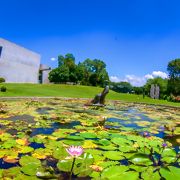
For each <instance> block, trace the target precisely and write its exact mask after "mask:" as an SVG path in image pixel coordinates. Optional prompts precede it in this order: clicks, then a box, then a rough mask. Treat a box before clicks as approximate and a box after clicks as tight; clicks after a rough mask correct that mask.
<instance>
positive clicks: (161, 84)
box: [144, 77, 168, 98]
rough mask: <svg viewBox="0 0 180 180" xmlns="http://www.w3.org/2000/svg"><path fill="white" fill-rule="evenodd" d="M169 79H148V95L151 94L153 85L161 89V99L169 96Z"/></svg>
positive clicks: (146, 89) (146, 86)
mask: <svg viewBox="0 0 180 180" xmlns="http://www.w3.org/2000/svg"><path fill="white" fill-rule="evenodd" d="M167 83H168V80H167V79H162V78H161V77H156V78H154V79H148V80H147V82H146V84H145V85H144V88H145V92H146V94H149V93H150V89H151V85H152V84H154V85H155V84H157V85H158V86H159V88H160V98H163V97H164V95H166V94H167Z"/></svg>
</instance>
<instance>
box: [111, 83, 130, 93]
mask: <svg viewBox="0 0 180 180" xmlns="http://www.w3.org/2000/svg"><path fill="white" fill-rule="evenodd" d="M110 89H112V90H113V91H116V92H120V93H131V92H132V89H133V87H132V85H131V84H130V83H129V82H118V83H116V82H111V83H110Z"/></svg>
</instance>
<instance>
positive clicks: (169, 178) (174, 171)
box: [160, 166, 180, 180]
mask: <svg viewBox="0 0 180 180" xmlns="http://www.w3.org/2000/svg"><path fill="white" fill-rule="evenodd" d="M168 168H169V169H167V168H161V169H160V173H161V176H162V177H164V178H165V179H166V180H174V179H180V169H179V168H176V167H173V166H170V167H168Z"/></svg>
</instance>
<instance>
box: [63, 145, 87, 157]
mask: <svg viewBox="0 0 180 180" xmlns="http://www.w3.org/2000/svg"><path fill="white" fill-rule="evenodd" d="M66 151H67V152H68V154H70V155H71V156H73V157H78V156H80V155H81V154H82V153H83V152H84V150H83V148H82V147H81V146H70V147H69V148H67V149H66Z"/></svg>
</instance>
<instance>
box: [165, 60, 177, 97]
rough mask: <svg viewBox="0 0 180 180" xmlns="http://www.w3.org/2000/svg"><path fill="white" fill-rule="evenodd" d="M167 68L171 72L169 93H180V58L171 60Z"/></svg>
mask: <svg viewBox="0 0 180 180" xmlns="http://www.w3.org/2000/svg"><path fill="white" fill-rule="evenodd" d="M167 70H168V72H169V80H168V93H169V94H173V95H175V96H177V95H180V59H175V60H172V61H170V62H169V64H168V67H167Z"/></svg>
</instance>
